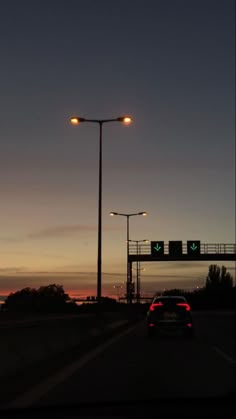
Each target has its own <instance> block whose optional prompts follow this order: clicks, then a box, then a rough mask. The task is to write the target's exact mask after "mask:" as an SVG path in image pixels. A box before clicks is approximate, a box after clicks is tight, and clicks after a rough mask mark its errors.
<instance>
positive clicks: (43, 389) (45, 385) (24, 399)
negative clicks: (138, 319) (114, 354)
mask: <svg viewBox="0 0 236 419" xmlns="http://www.w3.org/2000/svg"><path fill="white" fill-rule="evenodd" d="M138 324H139V323H138ZM136 327H137V323H136V324H135V325H134V326H132V327H129V328H128V329H126V330H125V331H123V332H122V333H121V334H120V335H118V336H114V337H113V338H111V339H109V341H107V342H105V343H103V344H101V345H100V346H98V347H97V348H96V349H93V350H92V351H90V352H89V353H88V354H87V355H84V356H83V357H82V358H80V359H78V360H77V361H74V362H73V363H72V364H70V365H67V366H66V367H65V368H63V369H62V370H61V371H59V372H58V373H55V374H54V375H53V376H51V377H49V378H48V379H47V380H45V381H43V382H41V383H39V384H38V385H36V386H35V387H33V388H32V389H30V390H28V391H26V392H25V393H24V394H22V395H21V396H19V397H17V398H16V399H15V400H13V401H11V402H10V403H8V404H7V405H6V406H4V408H5V409H11V408H18V407H28V406H30V405H32V404H33V403H35V402H36V401H38V400H39V399H41V398H42V397H43V396H44V395H45V394H47V393H49V392H50V391H51V390H52V389H53V388H54V387H56V386H57V385H58V384H61V383H63V381H65V380H67V379H68V378H69V377H71V376H72V375H73V374H74V373H75V372H76V371H78V370H79V369H80V368H82V367H84V366H85V365H86V364H87V363H88V362H89V361H91V360H92V359H93V358H95V357H96V356H97V355H99V354H100V353H101V352H103V351H104V350H105V349H106V348H108V347H109V346H111V345H113V343H115V342H117V341H118V340H119V339H121V338H122V337H123V336H125V335H127V334H129V333H130V332H131V331H132V330H133V329H135V328H136Z"/></svg>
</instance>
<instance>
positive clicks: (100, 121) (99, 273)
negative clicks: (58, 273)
mask: <svg viewBox="0 0 236 419" xmlns="http://www.w3.org/2000/svg"><path fill="white" fill-rule="evenodd" d="M82 122H91V123H95V124H98V125H99V191H98V258H97V301H98V303H100V302H101V296H102V128H103V124H105V123H108V122H123V123H124V124H125V125H129V124H130V123H131V122H132V118H131V117H130V116H127V115H126V116H120V117H118V118H114V119H87V118H81V117H79V116H72V117H71V118H70V123H71V124H72V125H79V124H80V123H82Z"/></svg>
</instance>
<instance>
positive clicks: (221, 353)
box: [212, 346, 236, 364]
mask: <svg viewBox="0 0 236 419" xmlns="http://www.w3.org/2000/svg"><path fill="white" fill-rule="evenodd" d="M212 348H213V349H214V351H215V352H217V353H218V354H219V355H220V356H221V357H222V358H224V360H225V361H227V362H229V363H230V364H235V363H236V361H235V359H233V358H231V356H229V355H227V354H226V353H225V352H223V351H222V350H221V349H219V348H218V347H217V346H213V347H212Z"/></svg>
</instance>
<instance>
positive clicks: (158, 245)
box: [151, 241, 164, 257]
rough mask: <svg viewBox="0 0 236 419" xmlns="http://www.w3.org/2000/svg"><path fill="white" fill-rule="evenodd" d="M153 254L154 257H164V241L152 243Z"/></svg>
mask: <svg viewBox="0 0 236 419" xmlns="http://www.w3.org/2000/svg"><path fill="white" fill-rule="evenodd" d="M151 253H152V256H155V257H156V256H157V257H158V256H163V255H164V241H152V242H151Z"/></svg>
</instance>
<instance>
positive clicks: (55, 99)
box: [0, 0, 235, 272]
mask: <svg viewBox="0 0 236 419" xmlns="http://www.w3.org/2000/svg"><path fill="white" fill-rule="evenodd" d="M234 8H235V7H234V1H231V0H227V1H224V0H221V1H219V0H204V1H203V0H185V1H184V0H178V1H176V0H162V1H158V0H153V1H151V0H146V1H139V0H137V1H134V0H133V1H123V0H121V1H119V2H113V1H106V0H99V1H98V0H86V1H79V0H77V1H74V0H67V1H60V0H59V1H24V0H21V1H16V0H14V1H11V0H8V1H3V2H1V10H0V42H1V43H0V53H1V78H0V91H1V97H0V107H1V112H0V127H1V128H0V133H1V136H0V172H1V173H0V175H1V176H0V191H1V197H2V216H1V232H2V237H1V245H2V248H3V254H5V259H4V258H3V268H16V270H17V269H22V270H24V269H26V270H27V269H29V270H30V269H31V270H34V269H47V270H49V271H52V272H53V271H54V270H55V269H57V268H58V267H59V269H63V267H64V266H71V267H72V266H73V267H74V268H75V269H76V270H78V271H81V270H82V271H89V272H90V271H91V272H93V271H94V272H95V271H96V244H97V238H96V234H97V233H96V225H97V193H98V192H97V189H98V188H97V186H98V176H97V174H98V172H97V170H98V141H97V140H98V130H97V127H96V126H90V125H88V124H87V125H86V124H84V125H81V126H79V127H71V126H70V125H69V124H68V118H69V117H70V116H71V115H73V114H78V115H80V116H84V117H87V118H96V117H98V118H100V117H101V118H113V117H114V118H115V117H117V116H120V115H123V114H130V115H132V117H133V119H134V123H133V125H132V126H130V127H124V126H122V125H120V124H111V125H109V126H108V125H107V126H106V127H104V161H103V171H104V178H103V186H104V193H103V224H104V230H105V232H104V238H103V249H104V258H103V259H104V269H105V270H106V271H109V270H110V269H111V266H112V267H113V266H114V265H116V269H115V272H120V271H122V272H123V270H124V271H125V246H124V243H123V240H124V239H125V226H124V223H123V221H124V220H121V219H118V218H119V217H117V218H116V219H115V220H114V219H110V218H109V217H108V215H107V214H108V213H109V211H110V210H116V211H119V212H122V211H123V212H129V211H131V212H132V211H142V210H147V211H148V212H149V217H148V218H146V219H145V221H144V220H142V222H141V220H132V221H133V223H132V226H133V232H132V236H133V238H134V239H139V238H141V239H142V238H147V239H150V240H152V239H153V240H155V239H164V240H171V239H183V240H187V239H191V238H195V239H201V240H202V241H205V242H234V241H235V227H234V226H235V195H234V187H235V183H234V173H235V155H234V154H235V134H234V125H235V119H234V113H235V106H234V96H235V83H234V73H235V52H234V49H235V13H234V12H235V10H234ZM73 226H74V230H75V234H74V235H73V237H71V232H72V230H73V228H72V227H73ZM86 228H87V231H88V236H87V237H86V235H85V236H84V234H85V233H84V231H85V230H86ZM48 229H49V230H50V229H52V238H51V240H50V239H49V238H48V235H47V234H45V241H42V235H43V234H44V231H45V230H47V231H48ZM53 229H54V230H53ZM55 229H56V231H57V235H56V239H55V236H54V234H55ZM58 231H59V232H63V234H61V239H60V240H59V238H58V237H59V236H60V233H58ZM65 231H67V232H68V235H67V236H66V239H65ZM81 231H82V232H83V234H82V233H81ZM91 231H93V233H91ZM53 232H54V233H53ZM41 233H42V234H41ZM38 234H39V236H40V240H41V241H37V240H35V241H34V242H33V243H32V235H33V237H38V236H37V235H38ZM81 234H82V235H81ZM75 238H76V239H75ZM53 240H55V241H53ZM17 243H18V244H17ZM19 243H21V245H20V249H19ZM88 247H89V249H90V253H89V257H88V256H87V255H88ZM42 248H43V249H46V250H47V254H48V259H47V260H46V261H45V258H43V257H41V259H40V256H39V255H40V249H42ZM22 251H23V254H24V256H23V255H22V253H20V252H22ZM4 252H5V253H4ZM24 252H25V253H24ZM54 253H56V256H58V259H59V260H58V259H57V257H56V256H55V255H54ZM50 255H51V256H50ZM53 255H54V256H55V258H54V256H53ZM91 255H92V256H91ZM62 256H63V257H64V258H65V260H64V261H63V260H62V259H63V258H62ZM61 258H62V259H61ZM59 262H60V263H59ZM119 266H120V267H121V268H120V269H119ZM71 269H72V268H71Z"/></svg>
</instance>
